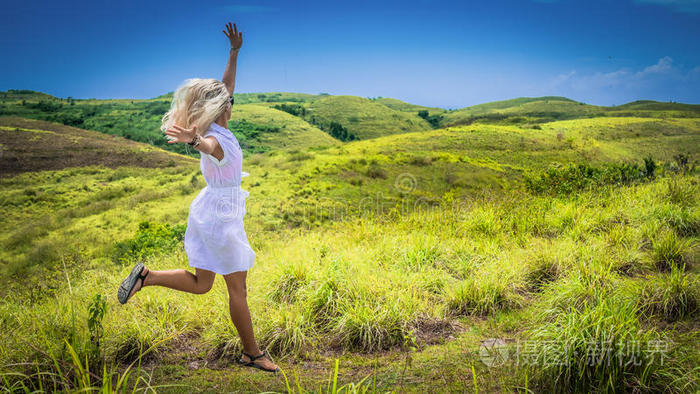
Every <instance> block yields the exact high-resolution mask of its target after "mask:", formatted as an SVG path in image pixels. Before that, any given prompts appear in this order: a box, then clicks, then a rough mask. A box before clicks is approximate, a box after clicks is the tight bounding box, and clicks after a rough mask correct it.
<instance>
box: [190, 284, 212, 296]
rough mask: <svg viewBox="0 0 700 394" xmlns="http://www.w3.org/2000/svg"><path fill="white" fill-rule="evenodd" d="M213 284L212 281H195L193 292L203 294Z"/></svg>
mask: <svg viewBox="0 0 700 394" xmlns="http://www.w3.org/2000/svg"><path fill="white" fill-rule="evenodd" d="M213 284H214V282H210V283H197V287H196V288H195V291H194V292H195V293H196V294H205V293H208V292H209V290H211V288H212V285H213Z"/></svg>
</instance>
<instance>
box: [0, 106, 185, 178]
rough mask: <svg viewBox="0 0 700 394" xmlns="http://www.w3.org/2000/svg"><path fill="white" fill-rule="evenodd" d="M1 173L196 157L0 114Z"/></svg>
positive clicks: (157, 164)
mask: <svg viewBox="0 0 700 394" xmlns="http://www.w3.org/2000/svg"><path fill="white" fill-rule="evenodd" d="M0 150H1V151H2V156H1V157H0V176H3V177H6V176H12V175H16V174H18V173H22V172H29V171H41V170H59V169H63V168H69V167H82V166H91V165H94V166H104V167H109V168H118V167H122V166H137V167H148V168H163V167H178V166H183V165H186V166H190V165H191V164H192V162H196V161H195V160H193V159H191V158H188V157H185V156H182V155H177V154H174V153H171V152H167V151H164V150H161V149H158V148H155V147H153V146H151V145H147V144H142V143H138V142H134V141H130V140H127V139H125V138H121V137H117V136H111V135H107V134H102V133H99V132H96V131H89V130H82V129H78V128H75V127H70V126H64V125H59V124H56V123H51V122H46V121H40V120H33V119H24V118H19V117H0Z"/></svg>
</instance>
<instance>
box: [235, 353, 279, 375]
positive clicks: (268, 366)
mask: <svg viewBox="0 0 700 394" xmlns="http://www.w3.org/2000/svg"><path fill="white" fill-rule="evenodd" d="M245 353H247V352H244V354H243V355H242V356H241V359H240V363H241V364H248V363H250V357H248V356H247V355H246V354H245ZM248 354H250V353H248ZM261 354H263V352H258V353H257V354H251V356H253V357H254V358H255V357H257V356H259V355H261ZM253 364H255V365H257V366H258V367H260V368H262V369H265V370H268V371H270V372H272V371H275V370H279V367H278V366H277V365H276V364H275V363H273V362H272V360H270V359H269V358H267V356H265V357H257V358H255V360H253Z"/></svg>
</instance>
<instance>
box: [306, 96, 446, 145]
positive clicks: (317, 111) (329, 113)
mask: <svg viewBox="0 0 700 394" xmlns="http://www.w3.org/2000/svg"><path fill="white" fill-rule="evenodd" d="M306 118H307V119H311V123H312V124H322V125H327V124H330V123H331V122H338V123H340V124H341V125H343V126H344V127H345V128H347V129H348V131H349V132H350V133H352V134H354V135H355V136H356V137H358V138H359V139H369V138H375V137H380V136H384V135H391V134H398V133H408V132H412V131H425V130H430V129H432V127H430V125H429V124H428V122H426V121H425V120H424V119H422V118H420V117H418V116H416V115H413V114H410V113H407V112H402V111H396V110H393V109H391V108H389V107H387V106H386V105H383V104H380V103H376V102H374V101H372V100H368V99H366V98H362V97H355V96H329V97H325V98H322V99H319V100H316V101H313V102H312V103H311V104H310V105H309V106H308V113H307V117H306Z"/></svg>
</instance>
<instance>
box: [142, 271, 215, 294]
mask: <svg viewBox="0 0 700 394" xmlns="http://www.w3.org/2000/svg"><path fill="white" fill-rule="evenodd" d="M146 273H148V276H147V277H146V279H145V281H144V283H141V281H140V280H139V281H138V282H136V285H135V286H134V289H133V290H132V291H131V294H129V298H131V296H133V295H134V293H136V292H137V291H139V290H141V287H142V286H164V287H168V288H171V289H175V290H180V291H186V292H188V293H193V294H204V293H206V292H208V291H209V290H210V289H211V286H212V285H213V284H214V278H215V277H216V273H214V272H212V271H209V270H203V269H200V268H195V273H194V274H193V273H191V272H189V271H187V270H184V269H176V270H167V271H149V270H148V268H144V269H143V274H144V275H145V274H146Z"/></svg>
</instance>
